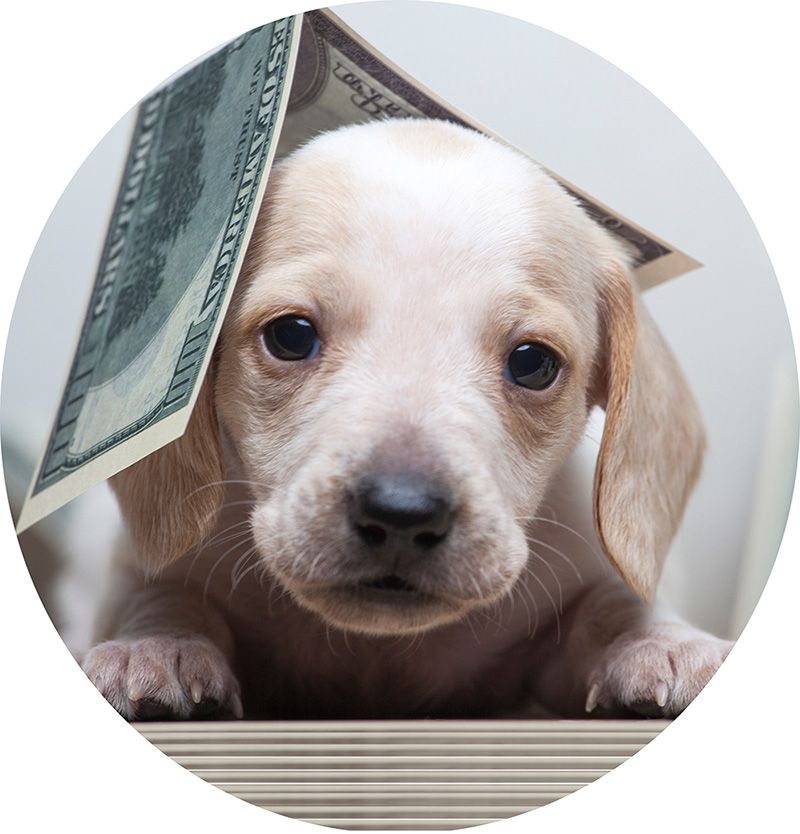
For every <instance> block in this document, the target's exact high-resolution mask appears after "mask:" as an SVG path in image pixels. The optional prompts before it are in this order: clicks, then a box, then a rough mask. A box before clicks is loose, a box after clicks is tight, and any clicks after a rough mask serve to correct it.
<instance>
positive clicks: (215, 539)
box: [183, 521, 250, 588]
mask: <svg viewBox="0 0 800 834" xmlns="http://www.w3.org/2000/svg"><path fill="white" fill-rule="evenodd" d="M245 525H248V529H246V530H243V531H241V532H239V533H235V534H232V535H228V534H229V533H231V531H232V530H235V529H236V528H237V527H243V526H245ZM249 535H250V529H249V522H248V521H240V522H239V523H238V524H231V525H229V526H228V527H224V528H223V529H222V530H220V531H219V532H218V533H216V534H215V535H214V536H212V537H211V538H210V539H206V540H205V541H204V542H202V543H201V544H200V545H198V547H197V548H196V549H195V553H194V556H193V557H192V562H191V564H190V565H189V567H188V569H187V571H186V576H185V577H184V580H183V587H184V588H185V587H186V586H187V585H188V584H189V577H190V575H191V573H192V571H193V570H194V567H195V565H196V564H197V560H198V559H199V558H200V556H201V555H202V554H203V553H205V551H206V550H208V548H209V547H211V545H213V544H226V543H227V542H229V541H233V540H234V539H237V538H240V537H245V536H249ZM223 537H224V538H223Z"/></svg>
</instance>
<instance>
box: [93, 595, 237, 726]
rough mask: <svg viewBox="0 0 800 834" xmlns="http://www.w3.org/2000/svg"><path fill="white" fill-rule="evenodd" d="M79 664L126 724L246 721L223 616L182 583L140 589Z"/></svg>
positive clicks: (228, 633) (230, 638)
mask: <svg viewBox="0 0 800 834" xmlns="http://www.w3.org/2000/svg"><path fill="white" fill-rule="evenodd" d="M109 633H110V636H111V638H112V639H108V640H105V641H104V642H101V643H99V644H97V645H95V646H94V647H93V648H92V649H90V650H89V651H88V652H87V653H86V655H85V656H84V658H83V662H82V667H83V670H84V672H86V674H87V675H88V677H89V679H90V680H91V681H92V683H93V684H94V685H95V686H96V687H97V688H98V689H99V690H100V692H101V693H102V694H103V696H104V697H105V698H106V700H108V701H109V702H110V703H111V705H112V706H113V707H114V708H115V709H116V710H117V711H118V712H119V713H121V714H122V715H123V716H124V717H125V718H127V719H128V720H154V719H170V718H209V717H212V716H213V717H217V718H224V717H236V718H241V717H242V703H241V697H240V690H239V683H238V681H237V680H236V678H235V676H234V674H233V672H232V671H231V665H232V658H233V636H232V634H231V631H230V629H229V627H228V625H227V623H226V622H225V620H224V618H223V617H222V615H221V614H220V613H219V612H218V611H217V610H216V609H215V608H213V607H212V606H210V605H207V604H203V603H202V602H201V601H200V600H199V599H197V598H194V597H192V596H191V594H190V593H189V592H188V591H186V590H185V589H184V588H182V587H180V586H173V585H163V586H162V585H158V586H153V587H149V588H148V587H145V588H139V589H138V590H136V591H134V592H133V593H132V594H130V595H129V596H128V600H127V603H126V604H125V605H123V606H122V609H121V610H120V613H119V615H118V616H117V617H116V622H115V624H114V626H113V627H112V629H111V630H110V632H109Z"/></svg>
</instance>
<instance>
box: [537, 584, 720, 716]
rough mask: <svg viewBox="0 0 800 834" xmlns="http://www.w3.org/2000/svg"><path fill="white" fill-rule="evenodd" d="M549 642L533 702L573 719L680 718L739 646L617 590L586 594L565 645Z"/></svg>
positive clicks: (567, 628) (569, 621)
mask: <svg viewBox="0 0 800 834" xmlns="http://www.w3.org/2000/svg"><path fill="white" fill-rule="evenodd" d="M547 642H548V643H550V645H548V647H547V648H546V649H545V650H544V653H543V655H541V656H539V657H538V658H537V661H538V662H537V671H536V681H535V683H534V689H535V694H536V696H537V697H538V698H539V699H540V700H541V701H542V703H543V704H544V705H545V706H547V707H549V708H550V709H554V710H556V711H557V712H559V713H561V714H566V715H570V716H575V717H577V716H580V715H586V714H587V713H591V714H593V715H597V716H598V717H606V716H622V717H624V716H631V715H635V714H638V715H644V716H648V717H673V716H675V715H678V714H679V713H680V712H682V711H683V710H684V709H685V708H686V707H687V706H688V705H689V704H690V703H691V701H692V700H693V699H694V698H695V697H696V696H697V695H698V693H699V692H700V690H702V689H703V687H704V686H705V685H706V683H708V681H709V679H710V678H711V676H712V675H713V674H714V672H716V671H717V669H718V668H719V666H720V664H721V663H722V661H723V660H724V659H725V657H726V656H727V654H728V652H729V651H730V649H731V646H732V645H733V644H732V643H731V642H730V641H727V640H720V639H718V638H717V637H714V636H713V635H711V634H708V633H706V632H703V631H700V630H699V629H697V628H694V627H693V626H690V625H688V624H687V623H683V622H681V621H680V620H678V619H677V618H675V617H671V616H668V615H664V614H662V613H661V612H659V611H658V610H657V609H656V610H654V609H652V608H650V607H649V606H647V605H646V604H645V603H643V602H642V601H641V600H639V598H638V597H636V596H635V595H634V594H633V593H632V592H631V591H630V590H628V588H626V587H625V586H623V585H622V584H621V583H618V582H608V583H604V584H600V585H598V586H596V587H594V588H592V589H591V590H589V591H588V592H587V593H585V594H584V595H583V596H582V597H581V598H580V599H579V600H578V601H577V602H576V603H575V604H574V605H573V606H572V608H571V610H569V611H568V612H566V614H565V618H564V622H563V624H562V643H561V645H555V641H547Z"/></svg>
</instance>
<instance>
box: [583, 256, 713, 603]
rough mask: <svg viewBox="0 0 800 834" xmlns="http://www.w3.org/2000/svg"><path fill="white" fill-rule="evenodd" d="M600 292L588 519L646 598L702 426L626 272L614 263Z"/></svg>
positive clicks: (701, 441)
mask: <svg viewBox="0 0 800 834" xmlns="http://www.w3.org/2000/svg"><path fill="white" fill-rule="evenodd" d="M601 292H602V302H601V303H602V322H603V331H604V339H603V341H602V342H601V361H600V363H599V368H600V389H601V395H600V400H601V402H600V404H602V405H604V407H605V410H606V422H605V429H604V431H603V438H602V441H601V443H600V452H599V456H598V460H597V469H596V471H595V479H594V522H595V528H596V530H597V533H598V536H599V538H600V542H601V544H602V546H603V549H604V550H605V552H606V554H607V555H608V557H609V559H610V560H611V562H612V563H613V564H614V565H615V567H616V568H617V569H618V570H619V572H620V574H621V575H622V577H623V579H624V580H625V581H626V583H627V584H628V585H629V586H630V587H631V588H632V589H633V590H634V591H635V592H636V593H637V594H638V595H639V596H640V597H642V598H643V599H646V600H651V599H652V598H653V596H654V594H655V589H656V585H657V584H658V580H659V577H660V575H661V567H662V564H663V561H664V557H665V556H666V554H667V550H668V548H669V545H670V542H671V540H672V537H673V535H674V534H675V531H676V530H677V527H678V525H679V523H680V520H681V517H682V515H683V511H684V508H685V506H686V501H687V499H688V497H689V493H690V492H691V490H692V488H693V486H694V484H695V481H696V480H697V477H698V475H699V472H700V464H701V461H702V456H703V450H704V447H705V438H704V432H703V425H702V419H701V417H700V412H699V409H698V407H697V404H696V402H695V400H694V397H693V396H692V393H691V391H690V390H689V386H688V385H687V383H686V380H685V379H684V377H683V374H682V373H681V370H680V368H679V367H678V364H677V362H676V360H675V357H674V356H673V355H672V352H671V351H670V349H669V347H668V346H667V344H666V342H665V341H664V339H663V337H662V336H661V334H660V333H659V331H658V329H657V327H656V325H655V322H654V321H653V320H652V319H651V318H650V315H649V314H648V312H647V310H646V309H645V307H644V305H643V304H642V303H641V301H640V299H639V297H638V293H637V291H636V290H635V288H634V286H633V282H632V279H631V277H630V273H629V271H628V270H627V268H626V267H624V266H623V265H622V264H621V263H613V264H612V265H611V266H610V267H609V268H608V269H607V270H606V273H605V275H604V276H603V288H602V291H601Z"/></svg>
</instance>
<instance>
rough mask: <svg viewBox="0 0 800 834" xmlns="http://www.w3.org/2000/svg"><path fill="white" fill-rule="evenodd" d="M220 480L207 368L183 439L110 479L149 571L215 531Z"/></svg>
mask: <svg viewBox="0 0 800 834" xmlns="http://www.w3.org/2000/svg"><path fill="white" fill-rule="evenodd" d="M222 479H223V463H222V448H221V445H220V436H219V426H218V423H217V416H216V410H215V408H214V394H213V369H212V368H209V370H208V373H207V375H206V379H205V380H204V382H203V385H202V387H201V389H200V393H199V396H198V398H197V402H196V403H195V407H194V410H193V411H192V416H191V417H190V418H189V425H188V426H187V428H186V431H185V432H184V433H183V435H182V436H181V437H179V438H178V439H177V440H174V441H173V442H172V443H169V444H167V445H166V446H163V447H162V448H161V449H158V450H157V451H155V452H153V453H152V454H150V455H148V456H147V457H146V458H143V459H142V460H140V461H139V462H138V463H135V464H133V466H129V467H128V468H127V469H124V470H123V471H122V472H120V473H119V474H117V475H115V476H114V477H113V478H112V479H111V486H112V488H113V489H114V492H115V493H116V496H117V500H118V502H119V505H120V508H121V510H122V515H123V517H124V518H125V521H126V523H127V526H128V529H129V531H130V533H131V536H132V538H133V541H134V544H135V546H136V551H137V555H138V558H139V561H140V565H141V566H142V567H143V568H144V570H145V571H146V572H147V573H150V574H153V573H157V572H158V571H159V570H161V569H163V568H165V567H166V566H167V565H168V564H170V563H171V562H174V561H175V560H176V559H178V558H179V557H180V556H182V555H183V554H184V553H186V552H187V551H188V550H190V549H191V548H192V547H194V546H195V545H197V544H199V543H200V542H202V541H203V540H204V539H205V538H206V537H207V536H208V535H209V534H210V533H211V531H212V529H213V528H214V524H215V522H216V520H217V516H218V515H219V511H220V508H221V506H222V501H223V494H224V484H223V483H222Z"/></svg>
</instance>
